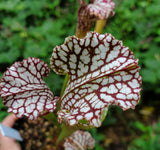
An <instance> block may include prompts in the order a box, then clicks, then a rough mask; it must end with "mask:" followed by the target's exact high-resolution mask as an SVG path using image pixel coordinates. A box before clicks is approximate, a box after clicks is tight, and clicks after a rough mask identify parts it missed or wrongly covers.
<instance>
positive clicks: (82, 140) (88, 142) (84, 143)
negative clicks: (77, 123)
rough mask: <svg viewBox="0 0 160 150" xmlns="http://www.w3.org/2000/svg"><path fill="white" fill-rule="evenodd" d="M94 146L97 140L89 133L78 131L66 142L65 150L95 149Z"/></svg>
mask: <svg viewBox="0 0 160 150" xmlns="http://www.w3.org/2000/svg"><path fill="white" fill-rule="evenodd" d="M94 145H95V140H94V139H93V138H92V136H91V134H90V133H89V132H86V131H80V130H78V131H76V132H74V133H73V134H72V135H71V136H69V137H68V138H67V139H66V140H65V143H64V148H65V150H85V149H87V148H88V149H93V148H94Z"/></svg>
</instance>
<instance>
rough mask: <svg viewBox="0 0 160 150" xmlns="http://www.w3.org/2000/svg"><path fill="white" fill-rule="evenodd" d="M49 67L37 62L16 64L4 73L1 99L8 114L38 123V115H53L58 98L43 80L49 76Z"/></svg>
mask: <svg viewBox="0 0 160 150" xmlns="http://www.w3.org/2000/svg"><path fill="white" fill-rule="evenodd" d="M49 71H50V70H49V67H48V65H47V64H46V63H44V62H43V61H41V60H40V59H37V58H31V57H30V58H28V59H24V60H23V61H22V62H16V63H14V64H13V65H12V66H11V67H10V68H8V70H7V71H6V72H5V73H4V76H3V77H2V79H1V83H0V96H1V97H2V100H3V103H4V105H6V106H7V107H8V112H13V113H15V114H16V116H17V117H22V116H23V115H24V116H27V117H28V118H29V119H36V118H37V117H38V116H39V115H43V114H44V113H47V112H53V111H54V110H55V108H56V102H57V100H58V98H56V97H55V98H53V93H52V91H51V90H50V89H49V88H48V86H47V85H46V83H45V82H44V81H43V79H42V77H46V76H48V75H49Z"/></svg>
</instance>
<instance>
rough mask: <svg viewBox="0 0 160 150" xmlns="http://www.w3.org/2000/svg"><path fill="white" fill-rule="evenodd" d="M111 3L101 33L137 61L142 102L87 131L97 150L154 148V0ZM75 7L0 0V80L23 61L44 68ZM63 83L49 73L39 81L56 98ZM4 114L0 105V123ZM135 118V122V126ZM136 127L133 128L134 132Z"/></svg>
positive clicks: (159, 63) (159, 42)
mask: <svg viewBox="0 0 160 150" xmlns="http://www.w3.org/2000/svg"><path fill="white" fill-rule="evenodd" d="M114 2H115V3H116V9H115V12H116V14H115V16H114V17H111V18H110V19H109V20H108V22H107V25H106V27H105V29H104V30H103V33H106V32H108V33H111V34H112V35H113V36H115V37H116V38H117V39H121V40H122V39H123V43H124V45H127V46H129V48H130V49H131V50H133V52H134V53H135V55H136V58H139V64H140V66H141V68H142V69H141V75H142V77H143V91H142V98H141V102H140V104H139V105H138V106H137V107H136V111H135V112H134V111H127V112H122V111H121V109H120V108H118V107H116V109H115V108H114V109H112V108H111V109H110V111H109V114H108V117H107V118H106V119H105V121H104V122H103V126H102V127H101V128H99V129H93V130H91V131H90V132H91V133H92V135H93V137H94V138H95V139H96V141H97V143H96V148H95V149H97V150H101V149H102V150H103V149H104V148H108V149H109V148H110V147H112V150H113V149H114V146H113V143H115V144H116V143H117V147H119V149H118V148H117V149H118V150H121V149H120V148H122V149H123V150H124V149H127V147H128V145H129V150H138V148H139V149H142V150H143V149H145V146H146V147H147V145H149V144H150V145H152V146H153V148H152V149H153V150H156V147H155V143H156V146H157V147H158V148H159V147H160V144H158V142H157V141H159V140H160V133H159V130H158V126H160V123H159V122H158V123H157V125H155V126H156V128H155V127H152V123H153V122H157V120H158V118H159V117H160V110H159V106H160V51H159V46H160V17H159V10H160V1H159V0H140V1H139V0H129V1H128V0H114ZM77 9H78V1H75V0H65V1H62V0H41V1H37V0H32V1H30V0H14V1H13V0H1V1H0V18H1V19H0V77H2V74H3V72H4V71H5V70H6V68H7V67H9V66H11V64H13V63H14V62H15V61H21V60H22V59H23V58H27V57H37V58H40V59H42V60H43V61H45V62H46V63H48V64H49V62H50V60H49V58H50V57H51V54H52V49H53V47H55V46H56V45H60V44H62V43H63V41H64V38H65V37H67V36H69V35H73V34H74V33H75V29H76V20H77V18H76V16H77V15H76V12H77ZM63 79H64V77H63V76H58V75H56V74H55V73H53V71H51V74H50V76H49V77H47V78H46V79H45V81H46V82H47V83H48V86H49V87H50V88H51V89H52V90H53V92H54V93H55V95H59V94H60V89H61V86H62V83H63ZM115 112H116V113H115ZM115 114H116V115H115ZM6 115H7V112H6V108H5V107H4V106H3V104H2V102H1V101H0V121H1V120H2V119H3V118H4V117H5V116H6ZM136 120H139V121H141V123H140V122H139V124H140V126H141V127H140V128H139V126H138V125H137V122H136ZM129 122H132V125H129ZM134 122H135V123H134ZM144 124H146V125H148V126H147V127H146V126H145V125H144ZM122 128H124V129H122ZM136 128H138V129H139V130H138V133H137V129H136ZM105 129H106V131H104V130H105ZM115 132H116V133H117V135H115ZM119 134H121V135H119ZM123 134H125V136H124V135H123ZM111 135H112V136H111ZM126 135H127V136H126ZM117 136H118V137H119V139H117ZM125 137H127V138H125ZM128 137H130V138H129V139H128ZM146 137H147V139H148V141H150V140H151V139H153V141H151V142H153V143H151V142H145V140H146ZM120 138H121V139H120ZM136 138H138V139H137V140H134V139H136ZM131 141H132V142H131ZM119 143H121V145H120V144H119ZM159 143H160V142H159ZM145 150H147V149H145ZM150 150H151V149H150Z"/></svg>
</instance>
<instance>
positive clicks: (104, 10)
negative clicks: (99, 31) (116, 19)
mask: <svg viewBox="0 0 160 150" xmlns="http://www.w3.org/2000/svg"><path fill="white" fill-rule="evenodd" d="M114 9H115V3H114V2H113V1H112V0H94V2H93V4H89V5H88V6H87V10H88V11H89V14H90V15H93V16H96V17H97V18H98V19H102V20H103V19H107V18H108V17H109V16H113V15H114V14H115V12H114V11H113V10H114Z"/></svg>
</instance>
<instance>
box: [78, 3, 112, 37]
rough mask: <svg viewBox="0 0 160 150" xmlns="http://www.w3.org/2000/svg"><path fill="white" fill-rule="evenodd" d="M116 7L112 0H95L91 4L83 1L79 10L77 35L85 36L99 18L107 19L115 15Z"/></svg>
mask: <svg viewBox="0 0 160 150" xmlns="http://www.w3.org/2000/svg"><path fill="white" fill-rule="evenodd" d="M114 9H115V3H114V2H113V1H112V0H94V2H93V3H91V4H86V3H85V2H82V4H81V6H80V8H79V10H78V20H77V30H76V32H77V36H78V37H80V38H83V37H84V36H85V35H86V33H87V32H88V31H90V28H91V27H92V24H93V23H94V22H95V21H96V20H97V19H101V20H106V19H107V18H109V16H113V15H114V14H115V12H114V11H113V10H114Z"/></svg>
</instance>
